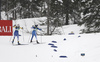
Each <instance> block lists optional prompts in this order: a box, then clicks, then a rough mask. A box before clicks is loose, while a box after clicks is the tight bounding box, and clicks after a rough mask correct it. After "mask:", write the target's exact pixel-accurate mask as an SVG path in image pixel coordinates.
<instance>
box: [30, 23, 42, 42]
mask: <svg viewBox="0 0 100 62" xmlns="http://www.w3.org/2000/svg"><path fill="white" fill-rule="evenodd" d="M31 28H32V29H33V31H32V37H31V41H30V43H31V42H32V39H33V37H34V36H35V38H36V42H37V44H39V42H38V39H37V33H36V31H37V30H40V31H41V30H42V29H39V28H38V25H35V26H32V27H31Z"/></svg>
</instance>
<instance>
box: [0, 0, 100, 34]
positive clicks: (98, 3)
mask: <svg viewBox="0 0 100 62" xmlns="http://www.w3.org/2000/svg"><path fill="white" fill-rule="evenodd" d="M48 7H49V8H48ZM1 11H5V12H6V16H7V19H13V20H16V19H18V18H19V19H24V18H34V17H43V16H48V18H49V19H50V23H51V25H53V26H55V27H57V26H62V25H68V24H69V23H70V22H72V24H78V25H83V24H85V26H86V27H87V28H88V29H87V30H86V32H90V31H91V28H93V29H94V30H93V32H94V31H95V32H97V31H100V0H61V1H60V0H1ZM9 14H11V15H12V17H11V16H9ZM83 31H84V30H83Z"/></svg>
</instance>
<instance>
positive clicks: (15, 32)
mask: <svg viewBox="0 0 100 62" xmlns="http://www.w3.org/2000/svg"><path fill="white" fill-rule="evenodd" d="M13 27H14V28H15V31H14V38H13V41H12V44H13V43H14V39H15V36H17V41H18V45H20V43H19V30H20V29H23V27H20V25H19V24H17V25H14V26H13Z"/></svg>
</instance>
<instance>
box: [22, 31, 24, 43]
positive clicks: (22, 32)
mask: <svg viewBox="0 0 100 62" xmlns="http://www.w3.org/2000/svg"><path fill="white" fill-rule="evenodd" d="M22 34H23V42H24V32H23V30H22Z"/></svg>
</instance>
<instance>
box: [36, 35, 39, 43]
mask: <svg viewBox="0 0 100 62" xmlns="http://www.w3.org/2000/svg"><path fill="white" fill-rule="evenodd" d="M35 38H36V42H37V43H38V44H39V42H38V39H37V35H36V34H35Z"/></svg>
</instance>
